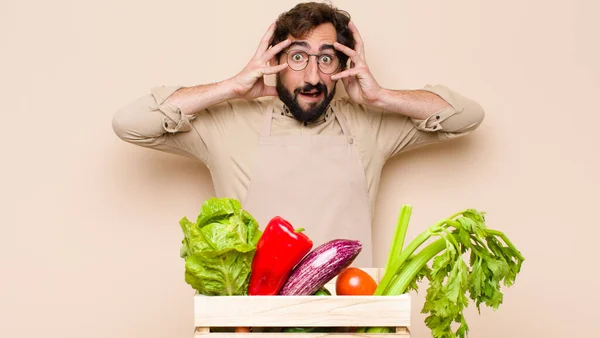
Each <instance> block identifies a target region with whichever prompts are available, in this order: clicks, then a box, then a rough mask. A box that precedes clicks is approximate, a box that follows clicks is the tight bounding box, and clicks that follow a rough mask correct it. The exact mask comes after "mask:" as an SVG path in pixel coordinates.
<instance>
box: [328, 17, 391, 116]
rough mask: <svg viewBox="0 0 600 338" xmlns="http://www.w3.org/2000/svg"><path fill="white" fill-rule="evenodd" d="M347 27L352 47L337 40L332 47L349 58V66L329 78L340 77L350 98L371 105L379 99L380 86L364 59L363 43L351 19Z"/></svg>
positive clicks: (336, 78)
mask: <svg viewBox="0 0 600 338" xmlns="http://www.w3.org/2000/svg"><path fill="white" fill-rule="evenodd" d="M348 28H350V31H351V32H352V35H353V36H354V41H355V47H354V49H351V48H349V47H347V46H344V45H342V44H341V43H338V42H336V43H334V44H333V47H334V48H335V49H337V50H339V51H340V52H342V53H344V54H346V55H348V57H349V58H350V60H351V63H350V68H348V69H346V70H345V71H343V72H340V73H338V74H335V75H332V76H331V79H332V80H339V79H342V81H343V82H344V87H345V89H346V93H348V96H349V97H350V99H351V100H352V101H354V102H355V103H358V104H367V105H372V104H374V103H375V102H377V100H378V99H379V95H380V93H381V91H382V88H381V87H380V86H379V84H378V83H377V81H376V80H375V78H374V77H373V75H372V74H371V71H370V70H369V66H368V65H367V62H366V61H365V48H364V43H363V41H362V38H361V37H360V34H359V33H358V29H356V26H355V25H354V23H353V22H352V21H350V23H349V24H348Z"/></svg>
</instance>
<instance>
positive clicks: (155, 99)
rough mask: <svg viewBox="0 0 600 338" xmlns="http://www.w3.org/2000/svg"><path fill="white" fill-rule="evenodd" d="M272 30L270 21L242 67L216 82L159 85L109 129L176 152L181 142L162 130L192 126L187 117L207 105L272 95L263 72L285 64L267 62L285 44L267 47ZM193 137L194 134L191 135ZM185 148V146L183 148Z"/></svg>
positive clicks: (128, 107) (122, 111)
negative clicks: (254, 50) (269, 63)
mask: <svg viewBox="0 0 600 338" xmlns="http://www.w3.org/2000/svg"><path fill="white" fill-rule="evenodd" d="M274 30H275V23H273V24H272V25H271V26H270V27H269V29H268V30H267V32H266V33H265V35H264V36H263V38H262V40H261V42H260V44H259V46H258V49H257V50H256V53H255V54H254V56H253V58H252V60H250V62H249V63H248V64H247V65H246V67H245V68H244V69H243V70H242V71H241V72H239V73H238V74H237V75H235V76H234V77H232V78H230V79H227V80H224V81H222V82H219V83H214V84H206V85H199V86H194V87H184V88H180V87H173V88H166V87H159V88H154V89H153V90H152V92H151V94H150V95H147V96H144V97H141V98H139V99H136V100H134V101H133V102H130V103H129V104H127V105H126V106H124V107H122V108H121V109H120V110H119V111H118V112H117V113H116V114H115V115H114V117H113V130H114V131H115V133H116V134H117V136H119V137H120V138H121V139H123V140H125V141H127V142H131V143H135V144H138V145H142V146H147V147H152V148H160V147H161V145H162V146H164V147H165V150H167V151H171V150H172V151H171V152H178V151H177V149H178V148H182V147H184V144H183V143H182V142H175V141H173V142H171V143H170V144H168V145H165V142H168V140H167V138H168V137H166V136H165V134H176V133H179V132H185V131H189V130H191V129H192V126H191V121H192V120H194V119H196V117H197V115H198V114H199V113H200V112H202V111H204V110H206V109H207V108H209V107H212V106H215V105H218V104H219V103H222V102H226V101H229V100H233V99H254V98H258V97H263V96H275V95H277V92H276V90H275V88H274V87H272V86H267V85H266V84H265V82H264V75H269V74H275V73H277V72H279V71H281V70H282V69H285V67H287V64H285V63H284V64H281V65H276V66H269V65H268V61H269V60H270V59H272V58H273V57H274V56H275V55H276V54H277V53H279V52H280V51H281V50H283V49H284V48H286V47H287V46H288V45H289V44H290V41H289V40H285V41H282V42H281V43H279V44H277V45H275V46H273V47H272V48H269V43H270V41H271V38H272V36H273V32H274ZM195 137H197V136H195ZM186 152H189V149H188V150H186Z"/></svg>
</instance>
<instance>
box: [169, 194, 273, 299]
mask: <svg viewBox="0 0 600 338" xmlns="http://www.w3.org/2000/svg"><path fill="white" fill-rule="evenodd" d="M179 224H180V225H181V229H182V230H183V235H184V238H183V241H182V243H183V245H182V247H181V252H180V255H181V258H184V259H185V281H186V283H188V284H189V285H190V286H191V287H192V288H194V289H195V290H197V291H198V293H200V294H203V295H209V296H232V295H246V294H248V283H249V281H250V270H251V267H252V259H253V258H254V253H255V251H256V243H257V242H258V239H259V238H260V236H261V235H262V232H261V231H260V230H259V225H258V223H257V222H256V220H255V219H254V218H253V217H252V215H250V214H249V213H248V212H247V211H245V210H242V205H241V203H240V202H239V201H237V200H235V199H231V198H211V199H209V200H207V201H206V202H204V203H203V204H202V210H201V211H200V215H198V219H197V220H196V223H193V222H190V221H189V220H188V219H187V218H186V217H184V218H182V219H181V221H179Z"/></svg>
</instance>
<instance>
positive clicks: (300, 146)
mask: <svg viewBox="0 0 600 338" xmlns="http://www.w3.org/2000/svg"><path fill="white" fill-rule="evenodd" d="M334 115H335V116H336V117H337V119H338V121H339V123H340V125H341V127H342V131H343V135H342V136H322V135H290V136H271V121H272V119H273V105H272V104H271V105H270V106H269V108H268V109H267V111H265V113H264V119H263V123H262V127H261V132H260V142H259V147H258V152H257V154H258V157H257V159H256V164H255V166H254V171H253V176H252V181H251V182H250V188H249V190H248V194H247V195H246V198H245V200H244V202H243V205H244V209H246V210H248V211H249V212H250V213H251V214H252V215H253V216H254V217H255V218H256V220H257V221H258V222H259V224H260V227H261V229H264V227H265V226H266V225H267V223H268V222H269V220H271V218H273V217H274V216H281V217H283V218H284V219H286V220H287V221H289V222H290V223H291V224H292V225H293V226H294V227H295V228H305V233H306V235H307V236H309V237H310V238H311V239H312V240H313V243H314V246H313V248H316V247H317V246H319V245H321V244H323V243H325V242H327V241H329V240H332V239H337V238H344V239H353V240H359V241H360V242H361V243H362V251H361V253H360V254H359V255H358V257H357V258H356V259H355V261H354V262H353V264H352V265H353V266H356V267H372V266H373V252H372V251H373V250H372V241H371V212H370V207H369V199H368V196H367V184H366V178H365V173H364V169H363V166H362V163H361V161H360V157H359V155H358V149H357V147H356V142H355V137H354V136H353V135H352V134H351V133H350V130H349V129H348V124H347V122H346V119H345V117H344V116H342V114H340V113H339V112H335V114H334Z"/></svg>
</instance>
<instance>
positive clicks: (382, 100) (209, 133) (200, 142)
mask: <svg viewBox="0 0 600 338" xmlns="http://www.w3.org/2000/svg"><path fill="white" fill-rule="evenodd" d="M347 63H349V64H350V65H349V67H347ZM270 74H277V75H276V78H277V85H276V87H272V86H268V85H267V84H265V82H264V78H263V77H264V76H265V75H270ZM339 80H341V81H342V82H343V84H344V87H345V89H346V92H347V93H348V97H345V98H341V99H336V100H333V97H334V93H335V89H336V84H337V83H338V82H339ZM483 116H484V113H483V110H482V108H481V107H480V106H479V105H478V104H477V103H475V102H473V101H471V100H469V99H467V98H464V97H462V96H461V95H459V94H457V93H454V92H452V91H450V90H449V89H448V88H446V87H443V86H427V87H425V88H423V89H421V90H388V89H384V88H382V87H381V86H379V84H378V83H377V81H376V80H375V79H374V77H373V75H372V74H371V72H370V71H369V67H368V65H367V63H366V61H365V54H364V45H363V41H362V39H361V37H360V34H359V32H358V30H357V28H356V26H355V25H354V24H353V23H352V22H351V21H350V17H349V15H348V14H347V13H346V12H343V11H340V10H338V9H336V8H333V7H332V6H330V5H328V4H321V3H302V4H298V5H297V6H296V7H294V8H293V9H291V10H290V11H288V12H286V13H283V14H282V15H280V17H279V18H278V20H277V21H276V22H275V23H273V24H272V25H271V27H269V29H268V31H267V32H266V34H265V35H264V37H263V38H262V40H261V42H260V44H259V47H258V49H257V51H256V54H255V55H254V57H253V58H252V60H250V62H249V63H248V65H247V66H246V67H245V68H244V69H243V70H242V71H241V72H240V73H239V74H237V75H235V76H234V77H232V78H230V79H227V80H225V81H222V82H219V83H215V84H208V85H199V86H195V87H188V88H179V87H175V88H167V87H159V88H154V89H153V90H152V93H151V94H150V95H148V96H145V97H142V98H140V99H138V100H135V101H133V102H132V103H130V104H129V105H127V106H125V107H124V108H122V109H121V110H120V111H119V112H118V113H117V114H116V115H115V117H114V120H113V128H114V130H115V132H116V134H117V135H118V136H119V137H120V138H122V139H123V140H125V141H128V142H131V143H134V144H138V145H141V146H145V147H150V148H154V149H159V150H163V151H167V152H171V153H176V154H182V155H186V156H190V157H192V158H195V159H199V160H201V161H202V162H203V163H205V164H206V165H207V166H208V168H209V169H210V172H211V175H212V179H213V183H214V186H215V191H216V194H217V196H218V197H231V198H236V199H238V200H240V201H241V202H242V204H243V206H244V208H245V209H246V210H248V211H249V212H250V213H251V214H252V215H253V216H254V217H255V218H256V219H257V220H258V222H259V224H260V225H261V226H262V227H264V226H265V225H266V223H267V222H268V220H269V219H270V218H272V217H273V216H276V215H279V216H282V217H283V218H285V219H287V220H288V221H290V222H291V223H292V224H293V225H294V226H296V227H303V228H306V234H307V235H308V236H309V237H311V238H312V239H313V241H314V242H315V246H316V245H319V244H322V243H324V242H326V241H328V240H330V239H334V238H348V239H357V240H360V241H361V242H362V244H363V251H362V252H361V254H360V255H359V256H358V257H357V259H356V261H355V262H354V265H356V266H362V267H369V266H372V245H371V222H372V219H373V207H374V202H375V199H376V195H377V189H378V185H379V181H380V174H381V170H382V167H383V165H384V163H385V162H386V161H387V160H388V159H389V158H391V157H392V156H394V155H396V154H398V153H400V152H403V151H406V150H409V149H413V148H416V147H419V146H423V145H425V144H429V143H434V142H440V141H443V140H449V139H453V138H456V137H459V136H462V135H466V134H468V133H469V132H471V131H472V130H474V129H475V128H476V127H477V126H478V125H479V124H480V123H481V121H482V120H483Z"/></svg>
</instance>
